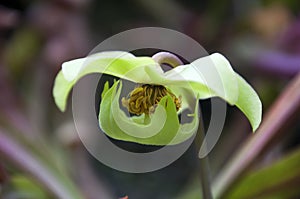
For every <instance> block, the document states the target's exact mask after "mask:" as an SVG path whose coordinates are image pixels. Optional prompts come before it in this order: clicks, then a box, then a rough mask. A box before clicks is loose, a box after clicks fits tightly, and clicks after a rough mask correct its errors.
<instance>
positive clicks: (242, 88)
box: [235, 74, 262, 132]
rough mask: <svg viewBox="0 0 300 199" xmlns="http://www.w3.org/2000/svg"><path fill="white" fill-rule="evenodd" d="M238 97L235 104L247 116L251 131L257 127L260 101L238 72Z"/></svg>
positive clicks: (259, 117) (260, 114)
mask: <svg viewBox="0 0 300 199" xmlns="http://www.w3.org/2000/svg"><path fill="white" fill-rule="evenodd" d="M236 77H237V80H238V86H239V98H238V101H237V102H236V103H235V105H236V106H237V107H238V108H239V109H240V110H241V111H242V112H243V113H244V114H245V115H246V116H247V118H248V120H249V121H250V124H251V126H252V130H253V132H254V131H256V129H257V128H258V126H259V124H260V122H261V117H262V103H261V101H260V99H259V97H258V95H257V94H256V92H255V91H254V89H253V88H252V87H251V86H250V85H249V84H248V83H247V82H246V81H245V80H244V79H243V78H242V77H241V76H240V75H238V74H236Z"/></svg>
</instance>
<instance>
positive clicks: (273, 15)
mask: <svg viewBox="0 0 300 199" xmlns="http://www.w3.org/2000/svg"><path fill="white" fill-rule="evenodd" d="M299 14H300V1H298V0H243V1H242V0H224V1H217V0H211V1H208V0H198V1H196V0H190V1H183V0H173V1H171V0H160V1H149V0H134V1H129V0H123V1H117V0H110V1H100V0H98V1H97V0H48V1H46V0H45V1H42V0H40V1H38V0H35V1H29V0H15V1H9V0H2V1H1V3H0V93H1V94H0V198H4V199H27V198H28V199H46V198H88V199H102V198H104V199H112V198H121V197H125V196H128V197H129V199H136V198H137V199H140V198H143V199H150V198H151V199H153V198H155V199H169V198H178V199H181V198H183V199H194V198H195V199H199V198H201V188H200V177H199V172H198V166H199V162H198V159H197V147H196V146H191V147H190V149H189V150H188V151H187V152H186V153H185V155H184V156H182V157H181V158H180V159H179V160H177V161H176V162H175V163H173V164H172V165H170V166H168V167H166V168H164V169H162V170H160V171H156V172H151V173H147V174H126V173H123V172H118V171H115V170H113V169H111V168H108V167H106V166H104V165H102V164H101V163H99V162H98V161H97V160H95V159H93V157H92V156H91V155H89V153H88V152H87V151H86V150H85V148H84V147H83V146H82V144H81V142H80V140H79V139H78V137H77V134H76V130H75V128H74V124H73V120H72V113H71V107H70V103H69V107H68V109H67V112H66V113H61V112H60V111H59V110H58V108H57V107H56V106H55V104H54V101H53V97H52V87H53V82H54V78H55V76H56V74H57V72H58V71H59V70H60V68H61V64H62V63H63V62H64V61H67V60H70V59H74V58H78V57H84V56H86V55H87V54H88V53H89V51H90V50H91V49H93V48H94V47H95V46H96V45H98V44H99V43H100V42H101V41H103V40H105V39H106V38H108V37H110V36H112V35H114V34H116V33H119V32H121V31H125V30H128V29H131V28H137V27H144V26H157V27H164V28H170V29H174V30H177V31H180V32H182V33H184V34H186V35H188V36H190V37H192V38H193V39H195V40H196V41H198V42H199V43H200V44H201V45H202V46H203V47H204V48H205V49H206V50H207V51H208V52H209V53H213V52H221V53H222V54H224V55H225V56H226V57H227V58H228V59H229V60H230V61H231V63H232V65H233V67H234V70H236V71H237V72H238V73H240V74H241V75H242V76H243V77H245V79H247V81H248V82H249V83H250V84H251V85H252V86H253V87H254V88H255V90H256V91H257V93H258V94H259V96H260V97H261V100H262V103H263V109H264V115H263V117H264V119H265V116H266V114H265V113H267V112H269V111H270V109H272V107H274V106H273V105H274V102H277V101H278V99H279V96H281V95H282V93H283V92H284V90H286V89H289V87H291V89H293V90H291V91H290V92H291V93H295V95H297V96H294V95H293V96H291V97H287V98H284V99H285V100H284V101H282V100H281V101H280V99H279V101H280V102H281V103H278V104H277V105H278V106H276V104H275V106H276V107H277V112H276V111H273V112H271V113H270V114H269V115H267V116H266V117H269V118H275V119H276V118H281V115H280V114H281V113H282V112H281V110H287V108H286V109H285V108H284V107H285V106H286V107H289V106H292V105H293V106H292V108H291V109H289V110H290V112H289V113H290V114H286V115H284V116H282V118H283V120H282V121H281V122H282V123H280V124H279V125H281V124H282V125H281V126H280V130H281V131H279V130H276V131H275V130H272V131H271V130H270V131H271V132H272V133H273V134H272V133H271V134H272V139H270V140H267V142H266V143H265V145H264V146H265V147H263V149H261V151H258V152H257V153H260V155H257V157H255V159H253V160H252V162H251V164H250V163H249V165H251V166H249V167H247V169H244V170H243V172H242V173H243V175H240V177H239V179H242V180H243V179H246V180H245V181H246V182H240V183H237V182H238V181H234V182H235V183H233V182H231V183H232V184H233V185H232V186H231V187H229V188H230V190H229V188H228V190H229V191H225V192H227V193H228V194H229V195H228V196H226V194H225V195H222V196H221V198H268V197H269V195H268V197H267V196H265V195H264V194H266V193H267V194H269V193H274V192H275V195H276V197H275V195H273V196H274V197H270V198H299V197H300V192H299V190H298V191H297V190H296V188H297V187H299V186H300V180H299V179H300V173H299V171H295V168H300V167H298V166H299V165H300V158H299V143H300V124H299V118H300V117H299V109H300V108H299V106H300V105H299V104H300V99H299V92H300V86H299V85H300V84H299V83H298V84H296V85H298V86H299V87H297V86H294V87H293V85H291V84H290V82H292V81H293V79H296V78H297V73H298V72H299V71H300V16H299ZM298 82H299V81H298ZM297 88H298V89H297ZM297 93H298V94H297ZM209 105H210V104H209V101H203V102H202V105H201V106H202V109H203V112H204V120H205V123H206V124H207V123H208V122H209V121H206V119H205V118H209V112H210V110H209V107H210V106H209ZM278 110H279V111H278ZM270 121H271V122H270ZM297 121H298V122H297ZM268 122H269V123H267V124H266V126H267V127H268V125H269V126H272V125H274V124H273V123H272V120H271V119H270V120H268ZM274 122H275V123H276V121H274ZM277 124H278V123H277ZM267 127H266V128H265V129H267ZM283 128H284V130H282V129H283ZM265 129H264V130H265ZM265 131H267V130H265ZM263 132H264V131H263V130H262V131H260V132H259V133H261V134H263ZM251 136H252V135H251V129H250V125H249V123H248V121H247V119H246V118H245V117H244V116H243V114H242V113H241V112H240V111H239V110H238V109H237V108H235V107H230V106H228V117H227V119H226V124H225V129H224V131H223V133H222V135H221V139H220V140H219V141H218V143H217V145H216V147H215V148H214V150H213V151H212V153H211V154H210V155H209V161H210V171H211V173H210V177H211V181H212V186H213V185H214V180H215V179H219V178H218V176H219V174H220V173H222V172H226V165H227V164H228V163H229V162H232V161H231V158H232V157H233V154H235V153H238V152H239V150H240V149H242V148H243V146H244V145H243V144H244V143H245V142H247V140H249V139H252V138H250V137H251ZM262 137H263V136H262ZM257 139H258V140H260V139H263V138H259V137H257ZM122 144H123V145H125V146H126V145H130V143H122ZM134 147H141V146H134ZM142 147H144V146H142ZM255 149H257V148H255V146H254V149H253V150H255ZM249 150H252V148H250V149H249ZM257 150H258V149H257ZM291 153H292V155H291ZM294 154H296V155H294ZM293 155H294V156H296V158H295V157H294V156H293ZM286 156H287V158H285V157H286ZM293 158H294V159H293ZM291 159H292V160H291ZM281 160H282V161H283V162H282V161H281ZM288 160H289V161H288ZM284 161H285V162H284ZM233 162H234V161H233ZM286 162H289V163H286ZM284 163H286V164H284ZM276 164H279V165H284V166H285V167H283V166H282V167H283V169H279V170H276V168H277V167H276ZM274 165H275V166H274ZM291 165H292V166H291ZM293 166H294V167H293ZM274 167H275V169H274ZM224 168H225V169H224ZM272 168H273V169H274V170H272ZM279 168H281V167H279ZM263 169H265V170H268V169H269V170H268V171H269V174H270V173H271V174H274V176H276V172H279V171H281V170H284V171H285V170H286V171H290V172H291V173H290V174H287V176H291V177H290V178H289V179H288V180H289V181H288V184H285V186H284V187H282V186H279V185H278V184H276V186H275V185H274V186H273V185H272V186H273V187H272V186H271V185H270V187H271V188H270V187H268V188H269V189H267V190H268V191H263V192H262V193H263V194H262V193H258V195H260V197H258V196H257V197H253V196H252V197H251V196H247V197H243V196H237V195H238V193H239V192H242V193H248V192H249V193H250V192H252V190H251V188H249V190H247V189H245V187H247V186H246V185H247V183H249V184H251V185H252V186H255V183H257V186H263V185H261V184H259V182H260V180H257V178H255V177H253V176H252V177H253V178H255V179H253V181H251V179H252V178H251V175H252V174H251V172H252V173H254V174H253V175H254V176H255V174H257V172H263V171H264V170H263ZM270 169H271V171H272V172H275V173H272V172H271V171H270ZM298 170H299V169H298ZM255 172H256V173H255ZM245 173H247V175H248V173H249V175H250V179H249V178H247V175H246V174H245ZM257 175H258V174H257ZM241 176H246V177H245V178H243V177H241ZM262 176H264V175H263V174H262ZM268 177H270V175H265V177H264V178H262V179H264V181H263V182H264V184H268V182H271V181H273V182H274V180H273V179H272V178H271V177H270V179H268ZM276 179H278V178H276ZM247 180H248V181H247ZM286 180H287V179H286ZM275 181H276V180H275ZM243 183H244V184H245V183H246V185H245V186H244V187H243V186H242V185H243ZM236 184H241V186H242V188H241V187H239V186H238V185H236ZM279 184H280V185H282V182H280V183H279ZM287 185H288V186H287ZM278 186H279V187H278ZM274 187H276V188H274ZM288 187H289V188H291V187H292V188H293V189H292V190H290V189H288ZM254 189H255V188H254ZM276 189H277V191H278V190H284V191H283V192H282V193H281V192H280V194H279V193H276ZM297 189H298V188H297ZM241 190H243V191H241ZM255 190H256V189H255ZM270 190H271V191H270ZM272 190H273V192H272ZM287 192H289V194H287ZM236 193H237V195H234V194H236ZM252 193H253V192H252ZM284 193H285V194H284ZM230 194H233V195H232V196H231V197H230ZM271 196H272V195H271Z"/></svg>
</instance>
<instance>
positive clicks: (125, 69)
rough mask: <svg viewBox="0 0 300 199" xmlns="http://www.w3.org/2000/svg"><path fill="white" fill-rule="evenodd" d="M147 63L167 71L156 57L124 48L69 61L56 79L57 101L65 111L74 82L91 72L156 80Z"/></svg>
mask: <svg viewBox="0 0 300 199" xmlns="http://www.w3.org/2000/svg"><path fill="white" fill-rule="evenodd" d="M147 67H150V68H152V70H154V71H155V72H156V73H163V71H162V69H161V68H160V66H159V65H158V64H157V63H156V62H155V61H154V60H153V59H152V58H150V57H135V56H134V55H132V54H130V53H127V52H122V51H116V52H115V51H111V52H102V53H97V54H95V55H91V56H89V57H87V58H81V59H75V60H72V61H69V62H65V63H63V66H62V71H60V72H59V74H58V75H57V77H56V79H55V83H54V88H53V96H54V99H55V103H56V104H57V106H58V107H59V109H60V110H61V111H64V110H65V107H66V101H67V97H68V94H69V92H70V90H71V89H72V87H73V86H74V84H75V83H76V82H77V81H78V80H79V79H80V78H81V77H83V76H85V75H87V74H90V73H104V74H108V75H113V76H116V77H119V78H123V79H126V80H129V81H133V82H137V83H144V82H152V80H151V77H150V76H149V75H148V73H146V72H145V68H147Z"/></svg>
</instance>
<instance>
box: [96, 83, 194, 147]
mask: <svg viewBox="0 0 300 199" xmlns="http://www.w3.org/2000/svg"><path fill="white" fill-rule="evenodd" d="M118 89H121V87H119V88H117V83H115V84H114V85H113V87H112V88H110V89H109V90H108V91H107V92H106V93H105V96H104V98H103V99H102V101H101V104H100V112H99V123H100V127H101V128H102V130H103V131H104V132H105V133H106V134H107V135H108V136H110V137H112V138H114V139H118V140H123V141H131V142H136V143H140V144H148V145H168V144H177V143H180V142H183V141H185V140H186V139H188V138H190V137H191V136H192V135H193V133H195V131H196V129H197V127H198V117H196V116H197V114H195V116H194V117H193V121H192V122H191V123H189V124H184V125H180V124H179V121H178V115H177V112H176V108H175V104H174V102H173V100H172V99H171V97H170V96H165V97H164V98H162V100H161V101H160V102H159V107H163V109H165V113H164V114H166V121H165V122H164V124H163V125H162V128H161V130H160V131H158V133H157V134H155V135H153V136H151V137H148V136H147V133H145V132H144V130H145V129H146V128H148V127H150V126H149V125H155V123H156V122H158V121H156V122H155V117H157V118H159V117H162V118H164V117H165V116H164V115H163V114H162V112H160V111H159V112H156V111H157V109H156V111H155V113H154V115H155V114H157V115H156V116H152V117H151V118H150V119H151V121H150V122H149V121H147V122H145V123H144V124H142V122H141V121H142V120H143V119H144V115H142V116H139V117H140V118H141V120H139V122H138V123H136V122H135V120H136V119H130V118H125V117H126V116H125V113H124V112H123V111H122V110H121V109H120V107H119V106H117V107H116V105H117V104H115V103H114V100H115V99H119V98H120V91H119V90H118ZM115 102H116V101H115ZM113 107H116V108H117V109H115V110H114V111H113V110H112V109H113ZM114 112H115V113H114ZM118 114H119V115H122V117H118V118H115V116H116V115H118ZM136 118H137V117H136ZM117 120H122V121H117ZM124 124H126V125H128V126H126V131H127V133H128V131H131V132H130V134H131V135H129V134H127V133H125V132H124V129H123V128H121V127H120V126H122V125H124ZM129 124H130V125H129ZM157 125H160V124H158V123H157ZM122 127H124V126H122ZM153 127H154V126H153ZM155 128H156V127H155ZM157 128H158V127H157ZM156 130H157V129H156ZM153 131H154V132H151V131H150V128H149V132H148V133H151V134H153V133H155V129H153ZM132 135H137V136H132Z"/></svg>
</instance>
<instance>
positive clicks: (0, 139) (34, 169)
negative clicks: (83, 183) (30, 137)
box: [0, 129, 82, 199]
mask: <svg viewBox="0 0 300 199" xmlns="http://www.w3.org/2000/svg"><path fill="white" fill-rule="evenodd" d="M0 156H1V158H2V157H3V158H4V159H5V160H6V161H7V162H9V163H10V164H13V165H14V166H15V167H16V168H18V169H20V170H21V171H23V172H25V173H27V174H30V175H31V176H32V177H33V178H35V179H36V180H37V181H38V182H39V183H41V185H43V186H44V187H45V188H46V189H48V190H49V191H50V192H51V193H52V194H53V195H54V196H56V198H61V199H82V197H81V196H80V194H79V193H78V192H77V191H76V190H75V189H72V190H70V189H69V186H66V184H64V182H62V180H61V178H59V177H58V175H59V174H57V175H55V174H54V173H53V171H51V170H50V169H48V168H47V167H46V166H45V165H43V164H42V162H40V161H39V160H38V159H36V158H35V157H34V156H33V155H32V154H30V153H29V152H28V151H27V150H26V149H25V148H23V147H22V146H21V145H19V144H18V143H17V142H15V141H14V140H13V139H11V138H10V137H8V136H7V133H5V132H4V131H3V130H2V129H0Z"/></svg>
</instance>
